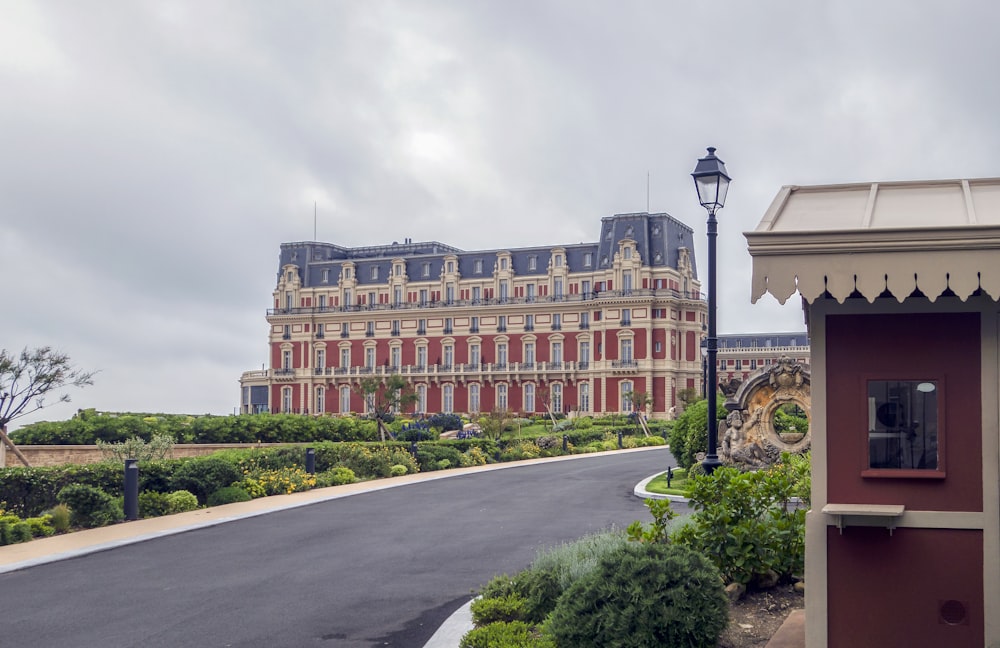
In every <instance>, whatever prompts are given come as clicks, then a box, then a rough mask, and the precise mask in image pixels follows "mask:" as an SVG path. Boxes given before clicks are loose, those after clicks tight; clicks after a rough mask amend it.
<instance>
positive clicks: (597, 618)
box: [546, 543, 729, 648]
mask: <svg viewBox="0 0 1000 648" xmlns="http://www.w3.org/2000/svg"><path fill="white" fill-rule="evenodd" d="M728 613H729V605H728V601H727V599H726V595H725V592H724V591H723V587H722V581H721V579H720V578H719V572H718V570H717V569H716V568H715V566H714V565H712V564H711V563H710V562H709V561H708V560H707V559H706V558H705V557H704V556H701V555H700V554H697V553H695V552H693V551H691V550H690V549H688V548H686V547H680V546H675V545H663V544H637V543H632V544H629V545H626V546H625V547H624V549H623V551H622V553H618V554H616V555H614V556H608V557H605V558H603V559H601V561H600V562H599V563H598V566H597V569H596V570H595V571H593V572H591V573H590V574H588V575H587V576H585V577H584V578H582V579H580V580H579V581H577V582H576V583H574V584H573V585H571V586H570V587H569V589H567V590H566V591H565V592H564V593H563V596H561V597H560V598H559V601H558V602H557V604H556V607H555V609H554V610H553V612H552V615H551V616H550V617H549V620H548V622H547V624H546V629H547V631H548V632H549V633H550V634H551V635H552V637H553V638H554V639H555V641H556V643H557V644H558V645H565V646H574V648H591V647H592V648H598V647H601V646H629V647H630V648H646V647H647V646H648V647H650V648H653V647H657V648H659V647H667V648H672V647H677V648H689V647H690V646H714V645H716V643H717V642H718V639H719V635H720V634H721V633H722V631H723V630H724V629H725V628H726V624H727V622H728Z"/></svg>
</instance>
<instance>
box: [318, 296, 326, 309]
mask: <svg viewBox="0 0 1000 648" xmlns="http://www.w3.org/2000/svg"><path fill="white" fill-rule="evenodd" d="M319 307H320V308H326V295H320V296H319Z"/></svg>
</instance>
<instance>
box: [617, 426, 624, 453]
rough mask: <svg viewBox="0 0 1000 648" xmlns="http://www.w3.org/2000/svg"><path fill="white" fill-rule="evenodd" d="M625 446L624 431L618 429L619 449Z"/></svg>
mask: <svg viewBox="0 0 1000 648" xmlns="http://www.w3.org/2000/svg"><path fill="white" fill-rule="evenodd" d="M623 447H624V446H622V431H621V430H618V449H619V450H621V449H622V448H623Z"/></svg>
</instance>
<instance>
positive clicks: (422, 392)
mask: <svg viewBox="0 0 1000 648" xmlns="http://www.w3.org/2000/svg"><path fill="white" fill-rule="evenodd" d="M417 412H419V413H421V414H425V413H427V385H417Z"/></svg>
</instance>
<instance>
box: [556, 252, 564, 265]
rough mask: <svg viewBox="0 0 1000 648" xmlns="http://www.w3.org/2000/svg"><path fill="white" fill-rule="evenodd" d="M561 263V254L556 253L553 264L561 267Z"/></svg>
mask: <svg viewBox="0 0 1000 648" xmlns="http://www.w3.org/2000/svg"><path fill="white" fill-rule="evenodd" d="M562 264H563V258H562V255H561V254H557V255H556V258H555V266H556V267H557V268H561V267H562Z"/></svg>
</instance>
